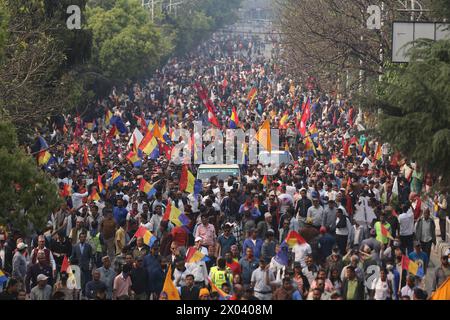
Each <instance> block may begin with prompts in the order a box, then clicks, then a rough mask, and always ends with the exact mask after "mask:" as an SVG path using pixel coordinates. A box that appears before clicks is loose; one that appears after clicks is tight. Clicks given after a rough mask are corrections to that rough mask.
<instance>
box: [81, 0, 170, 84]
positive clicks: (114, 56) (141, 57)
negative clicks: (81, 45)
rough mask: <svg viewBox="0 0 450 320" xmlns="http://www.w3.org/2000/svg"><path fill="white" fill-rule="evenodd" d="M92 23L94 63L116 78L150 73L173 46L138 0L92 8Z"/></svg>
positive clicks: (89, 20) (89, 15) (123, 0)
mask: <svg viewBox="0 0 450 320" xmlns="http://www.w3.org/2000/svg"><path fill="white" fill-rule="evenodd" d="M88 27H89V28H90V29H91V30H92V34H93V48H92V64H94V65H98V66H99V67H100V69H101V70H102V72H103V74H104V75H105V76H106V77H108V78H112V79H114V80H118V81H120V80H125V79H127V78H141V77H143V76H145V75H149V74H150V73H151V72H152V71H153V70H154V69H155V68H156V67H157V66H159V64H160V61H161V59H162V58H163V57H165V56H166V55H168V54H169V53H170V52H171V50H172V47H171V39H166V38H163V37H162V36H161V32H160V31H159V30H157V29H156V28H155V26H154V25H153V24H152V22H151V21H150V17H149V14H148V12H147V11H146V10H145V9H144V8H142V6H141V3H140V1H138V0H117V1H116V3H115V5H114V7H113V8H112V9H111V10H105V9H103V8H101V7H95V8H89V9H88Z"/></svg>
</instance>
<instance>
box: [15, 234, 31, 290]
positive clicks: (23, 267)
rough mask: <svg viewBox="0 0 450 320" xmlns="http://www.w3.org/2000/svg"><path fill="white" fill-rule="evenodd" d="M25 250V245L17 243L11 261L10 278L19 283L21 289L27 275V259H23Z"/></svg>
mask: <svg viewBox="0 0 450 320" xmlns="http://www.w3.org/2000/svg"><path fill="white" fill-rule="evenodd" d="M27 248H28V246H27V245H26V244H25V243H23V242H21V243H19V244H18V245H17V251H16V253H15V254H14V257H13V260H12V265H13V269H12V276H13V277H14V278H15V279H17V280H18V281H19V283H20V284H19V286H20V287H21V288H22V286H23V285H24V284H25V277H26V275H27V259H26V258H25V255H26V251H27Z"/></svg>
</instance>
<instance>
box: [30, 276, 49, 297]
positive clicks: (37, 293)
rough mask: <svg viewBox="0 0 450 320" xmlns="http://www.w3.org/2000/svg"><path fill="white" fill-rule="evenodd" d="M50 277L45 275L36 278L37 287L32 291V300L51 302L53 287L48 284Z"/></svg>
mask: <svg viewBox="0 0 450 320" xmlns="http://www.w3.org/2000/svg"><path fill="white" fill-rule="evenodd" d="M47 280H48V277H47V276H46V275H45V274H39V275H38V276H37V277H36V281H37V285H36V286H35V287H34V288H33V289H31V292H30V300H50V297H51V295H52V287H51V286H50V285H49V284H47Z"/></svg>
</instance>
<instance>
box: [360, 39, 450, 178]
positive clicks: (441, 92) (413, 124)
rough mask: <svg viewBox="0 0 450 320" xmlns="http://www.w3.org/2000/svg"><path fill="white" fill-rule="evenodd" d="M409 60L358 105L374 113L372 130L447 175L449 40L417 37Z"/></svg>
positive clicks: (449, 174) (449, 145) (449, 153)
mask: <svg viewBox="0 0 450 320" xmlns="http://www.w3.org/2000/svg"><path fill="white" fill-rule="evenodd" d="M410 55H411V62H410V63H409V64H408V65H407V66H406V67H405V68H396V72H397V74H396V75H395V76H393V77H391V78H390V79H389V80H385V81H386V82H385V83H384V85H383V88H382V90H381V92H382V93H381V95H380V96H378V97H375V96H371V97H369V98H368V99H364V100H363V103H362V106H366V108H368V109H370V110H372V111H373V112H377V111H378V110H380V109H381V112H380V113H379V119H378V120H379V122H378V125H377V128H376V130H377V131H378V133H379V134H380V135H381V136H382V137H383V138H384V139H385V140H387V141H388V142H390V143H391V144H392V146H393V147H394V148H396V149H398V150H399V151H400V152H401V153H402V154H404V155H405V156H407V157H409V158H410V159H411V160H415V161H417V163H418V164H419V165H420V166H421V167H422V168H424V169H425V170H427V171H429V172H432V173H434V174H436V175H438V176H442V178H443V181H442V182H443V185H444V186H448V185H449V181H450V162H449V161H448V159H449V158H450V86H449V83H450V41H449V40H441V41H437V42H433V41H428V40H422V41H419V42H417V43H416V45H415V48H414V49H413V50H411V51H410Z"/></svg>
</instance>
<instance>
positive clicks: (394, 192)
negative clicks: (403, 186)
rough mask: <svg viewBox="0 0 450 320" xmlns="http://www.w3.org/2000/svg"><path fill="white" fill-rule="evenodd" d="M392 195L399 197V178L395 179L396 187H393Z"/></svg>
mask: <svg viewBox="0 0 450 320" xmlns="http://www.w3.org/2000/svg"><path fill="white" fill-rule="evenodd" d="M392 195H393V196H394V195H395V196H398V182H397V177H395V180H394V185H393V186H392Z"/></svg>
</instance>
